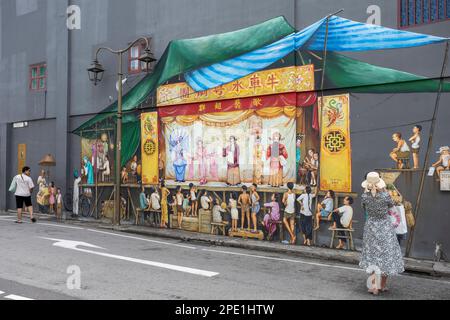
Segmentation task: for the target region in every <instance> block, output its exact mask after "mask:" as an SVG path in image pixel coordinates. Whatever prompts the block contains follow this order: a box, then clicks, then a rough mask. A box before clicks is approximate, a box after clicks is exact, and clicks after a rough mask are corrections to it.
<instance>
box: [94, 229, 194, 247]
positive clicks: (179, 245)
mask: <svg viewBox="0 0 450 320" xmlns="http://www.w3.org/2000/svg"><path fill="white" fill-rule="evenodd" d="M87 231H90V232H95V233H100V234H106V235H111V236H115V237H120V238H127V239H134V240H140V241H145V242H152V243H158V244H163V245H168V246H175V247H180V248H184V249H192V250H195V249H197V248H196V247H191V246H186V245H182V244H176V243H170V242H163V241H157V240H150V239H144V238H139V237H133V236H126V235H122V234H116V233H111V232H105V231H99V230H95V229H87Z"/></svg>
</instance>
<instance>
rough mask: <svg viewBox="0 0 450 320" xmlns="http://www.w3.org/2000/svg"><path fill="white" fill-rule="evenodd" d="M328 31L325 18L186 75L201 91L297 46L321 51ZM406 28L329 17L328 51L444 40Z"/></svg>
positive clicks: (260, 66) (260, 67)
mask: <svg viewBox="0 0 450 320" xmlns="http://www.w3.org/2000/svg"><path fill="white" fill-rule="evenodd" d="M326 33H327V18H324V19H322V20H320V21H318V22H316V23H314V24H312V25H310V26H309V27H307V28H305V29H303V30H302V31H300V32H298V33H294V34H291V35H289V36H287V37H285V38H283V39H281V40H279V41H277V42H274V43H272V44H270V45H267V46H265V47H263V48H260V49H257V50H254V51H252V52H249V53H246V54H244V55H241V56H239V57H236V58H233V59H230V60H226V61H223V62H220V63H216V64H213V65H210V66H208V67H204V68H201V69H197V70H195V71H191V72H188V73H186V74H185V78H186V80H187V82H188V83H189V85H190V86H191V87H192V88H193V89H194V90H195V91H204V90H208V89H212V88H215V87H218V86H220V85H223V84H226V83H229V82H232V81H235V80H237V79H240V78H243V77H245V76H247V75H249V74H252V73H254V72H257V71H259V70H263V69H265V68H267V67H268V66H270V65H272V64H273V63H275V62H276V61H278V60H280V59H282V58H284V57H286V56H287V55H289V54H290V53H292V52H293V51H295V50H299V49H308V50H313V51H323V50H324V49H325V38H326ZM447 40H448V38H440V37H435V36H429V35H424V34H419V33H413V32H408V31H401V30H396V29H390V28H385V27H381V26H376V25H372V24H365V23H361V22H355V21H352V20H348V19H344V18H341V17H338V16H331V17H330V18H329V21H328V38H327V48H326V50H327V51H343V52H346V51H369V50H385V49H399V48H408V47H418V46H424V45H429V44H433V43H439V42H444V41H447Z"/></svg>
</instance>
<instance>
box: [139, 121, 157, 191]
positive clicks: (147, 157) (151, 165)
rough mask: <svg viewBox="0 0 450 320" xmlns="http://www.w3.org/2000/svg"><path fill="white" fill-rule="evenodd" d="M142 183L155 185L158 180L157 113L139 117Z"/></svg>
mask: <svg viewBox="0 0 450 320" xmlns="http://www.w3.org/2000/svg"><path fill="white" fill-rule="evenodd" d="M141 134H142V138H141V145H142V150H141V151H142V183H143V184H147V185H149V184H157V183H158V180H159V171H158V159H159V151H158V149H159V142H158V113H157V112H149V113H143V114H142V116H141Z"/></svg>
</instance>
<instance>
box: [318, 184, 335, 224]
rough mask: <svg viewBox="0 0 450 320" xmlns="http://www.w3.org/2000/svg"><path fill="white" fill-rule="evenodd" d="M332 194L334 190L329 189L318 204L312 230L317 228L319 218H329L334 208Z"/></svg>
mask: <svg viewBox="0 0 450 320" xmlns="http://www.w3.org/2000/svg"><path fill="white" fill-rule="evenodd" d="M334 195H335V193H334V191H333V190H329V191H328V192H327V194H326V195H325V199H324V200H323V201H322V202H321V203H320V204H319V205H318V207H317V213H316V225H315V227H314V231H317V230H319V228H320V221H321V220H331V214H332V213H333V210H334Z"/></svg>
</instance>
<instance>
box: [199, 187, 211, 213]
mask: <svg viewBox="0 0 450 320" xmlns="http://www.w3.org/2000/svg"><path fill="white" fill-rule="evenodd" d="M211 203H212V198H211V197H210V196H209V192H208V191H205V193H204V194H203V196H202V197H201V198H200V204H201V206H202V209H203V210H210V209H211Z"/></svg>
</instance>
